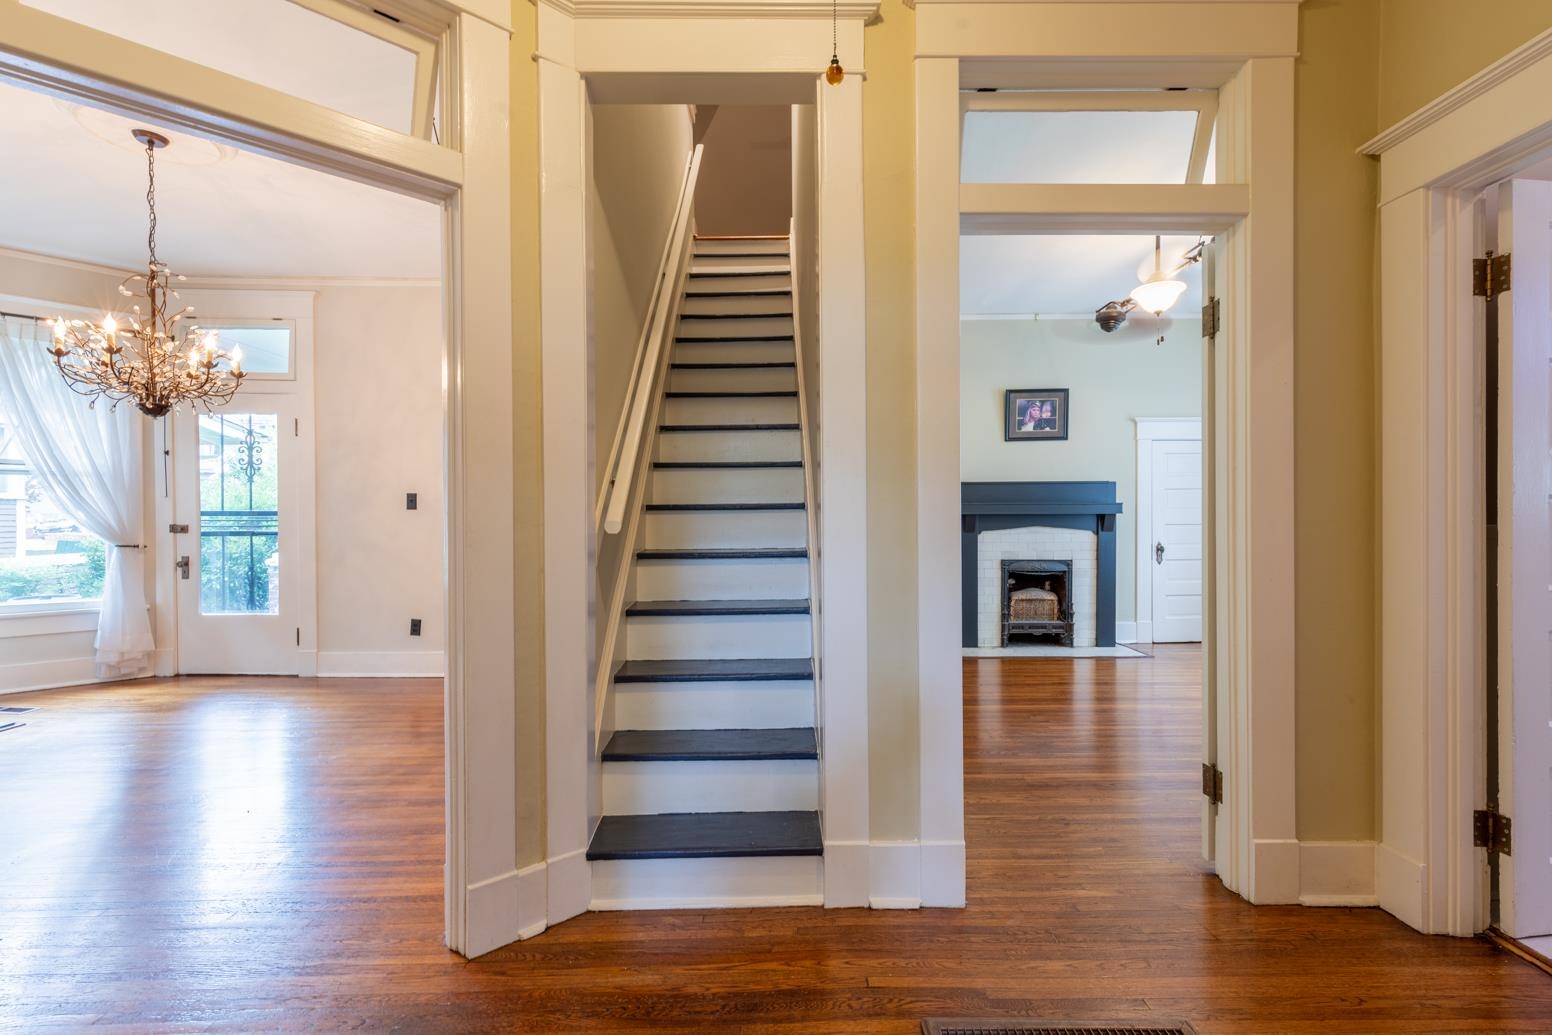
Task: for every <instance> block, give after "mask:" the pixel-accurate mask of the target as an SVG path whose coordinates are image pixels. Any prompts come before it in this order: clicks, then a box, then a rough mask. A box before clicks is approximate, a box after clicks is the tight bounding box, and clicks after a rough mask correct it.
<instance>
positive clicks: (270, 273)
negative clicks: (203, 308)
mask: <svg viewBox="0 0 1552 1035" xmlns="http://www.w3.org/2000/svg"><path fill="white" fill-rule="evenodd" d="M136 126H145V127H147V128H150V129H156V130H157V131H158V132H161V133H163V134H164V135H165V136H167V137H169V138H171V139H172V141H173V144H172V146H171V147H170V148H168V149H166V150H164V151H159V152H157V163H156V179H157V214H158V222H159V226H158V230H157V241H158V252H159V253H160V257H161V258H162V260H163V261H164V262H167V263H168V264H169V265H171V266H172V268H173V270H174V271H175V272H178V273H184V274H188V275H191V276H231V277H297V278H305V277H347V278H434V277H437V276H440V275H441V263H442V260H441V241H442V231H441V212H440V210H439V209H438V207H437V206H435V205H433V204H430V203H427V202H424V201H417V200H414V199H412V198H406V197H403V196H400V195H397V194H391V193H389V192H387V191H382V190H378V189H376V188H373V187H367V186H363V185H362V184H359V183H355V182H353V181H350V180H344V179H340V178H338V177H334V176H329V175H327V174H325V173H320V172H314V171H313V170H310V169H304V168H302V167H300V166H295V165H290V164H287V163H285V162H280V161H276V160H274V159H271V158H265V157H262V156H259V155H255V154H251V153H249V152H245V151H238V150H235V149H233V148H229V147H225V146H218V145H216V144H213V143H211V142H209V141H206V140H201V139H197V138H192V137H190V136H189V135H187V134H184V133H179V132H171V131H168V130H166V129H165V128H162V127H157V126H155V125H154V124H150V123H147V122H146V121H145V120H133V121H131V120H129V119H124V118H121V117H119V116H117V115H112V114H109V113H107V112H102V111H98V110H96V109H89V108H81V107H79V106H75V105H70V104H66V103H65V102H63V101H58V100H55V99H54V98H51V97H48V96H45V95H43V94H39V93H33V92H31V91H28V90H23V89H20V88H17V87H13V86H8V85H0V138H3V139H4V140H5V141H6V150H5V161H3V162H0V246H4V247H8V248H18V249H21V250H24V251H30V252H38V253H41V254H45V255H53V256H58V257H61V258H67V259H77V260H81V261H86V262H94V263H101V264H103V265H107V266H112V267H115V268H119V269H137V268H139V267H140V266H142V265H143V264H144V262H145V237H146V207H145V189H146V180H145V175H146V170H145V155H144V152H143V151H142V150H140V148H139V145H137V144H136V143H135V141H134V140H133V139H132V138H131V137H130V135H129V134H130V130H131V129H133V128H134V127H136Z"/></svg>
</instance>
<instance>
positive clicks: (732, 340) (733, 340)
mask: <svg viewBox="0 0 1552 1035" xmlns="http://www.w3.org/2000/svg"><path fill="white" fill-rule="evenodd" d="M794 340H796V339H795V338H794V337H793V336H792V335H790V334H750V335H742V336H741V335H717V336H715V337H710V338H703V337H691V338H685V337H678V338H675V339H674V344H676V345H694V344H696V343H697V342H700V343H704V344H707V345H736V344H741V343H743V342H751V341H794Z"/></svg>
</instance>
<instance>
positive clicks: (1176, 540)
mask: <svg viewBox="0 0 1552 1035" xmlns="http://www.w3.org/2000/svg"><path fill="white" fill-rule="evenodd" d="M1152 466H1153V499H1152V507H1151V511H1152V513H1151V520H1152V525H1153V533H1152V540H1151V541H1152V543H1153V552H1152V555H1151V559H1152V562H1153V567H1152V572H1153V641H1154V642H1155V643H1199V642H1201V639H1202V443H1201V441H1200V440H1196V441H1189V440H1182V441H1176V440H1167V441H1160V442H1154V443H1153V465H1152Z"/></svg>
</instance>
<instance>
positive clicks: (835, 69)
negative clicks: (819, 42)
mask: <svg viewBox="0 0 1552 1035" xmlns="http://www.w3.org/2000/svg"><path fill="white" fill-rule="evenodd" d="M840 9H841V0H830V67H828V68H826V69H825V82H827V83H829V84H830V85H831V86H840V85H841V80H842V79H845V78H846V69H844V68H842V67H841V29H840V20H841V11H840Z"/></svg>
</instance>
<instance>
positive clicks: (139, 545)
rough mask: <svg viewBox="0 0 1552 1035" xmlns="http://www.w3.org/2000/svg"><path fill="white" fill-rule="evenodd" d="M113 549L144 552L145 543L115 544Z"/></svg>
mask: <svg viewBox="0 0 1552 1035" xmlns="http://www.w3.org/2000/svg"><path fill="white" fill-rule="evenodd" d="M113 548H114V549H115V550H144V549H145V544H144V543H114V544H113Z"/></svg>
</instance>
